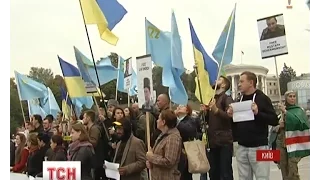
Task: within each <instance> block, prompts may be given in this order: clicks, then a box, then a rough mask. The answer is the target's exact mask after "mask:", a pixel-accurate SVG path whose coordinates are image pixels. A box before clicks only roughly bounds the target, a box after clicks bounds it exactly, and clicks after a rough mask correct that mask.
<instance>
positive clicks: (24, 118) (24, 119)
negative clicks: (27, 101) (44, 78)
mask: <svg viewBox="0 0 320 180" xmlns="http://www.w3.org/2000/svg"><path fill="white" fill-rule="evenodd" d="M20 107H21V112H22V116H23V121H24V124H26V122H27V121H26V117H25V114H24V110H23V106H22V101H21V100H20Z"/></svg>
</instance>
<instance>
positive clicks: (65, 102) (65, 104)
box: [60, 87, 72, 119]
mask: <svg viewBox="0 0 320 180" xmlns="http://www.w3.org/2000/svg"><path fill="white" fill-rule="evenodd" d="M60 93H61V99H62V104H61V109H62V112H63V115H64V116H65V117H66V118H67V119H69V118H70V117H71V107H72V103H71V99H70V98H69V97H68V94H67V92H66V91H65V89H64V88H63V87H60Z"/></svg>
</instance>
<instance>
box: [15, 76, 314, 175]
mask: <svg viewBox="0 0 320 180" xmlns="http://www.w3.org/2000/svg"><path fill="white" fill-rule="evenodd" d="M240 79H241V80H240V84H239V88H240V91H241V93H242V96H241V99H240V100H239V101H248V100H252V101H253V104H252V111H253V113H254V114H255V116H254V118H255V120H254V121H244V122H237V123H234V122H233V121H232V118H233V108H232V106H231V103H233V102H234V100H233V99H232V98H231V97H230V96H228V95H226V91H227V90H228V89H229V88H230V81H229V80H228V79H227V78H225V77H224V76H221V77H220V78H219V80H218V81H217V82H216V83H215V84H213V86H212V88H215V86H217V88H216V89H217V92H216V95H215V98H213V99H212V100H211V101H210V103H209V105H201V112H200V114H193V110H192V109H191V107H190V106H189V105H179V106H178V107H176V108H175V110H173V108H172V106H171V105H170V104H171V102H170V98H169V96H168V94H160V95H159V96H158V97H157V103H156V105H155V106H154V107H153V109H152V111H151V112H150V117H149V118H146V112H143V111H141V108H139V105H138V104H137V103H133V104H132V105H131V106H130V107H125V108H122V107H120V105H119V103H118V102H117V101H116V100H114V99H109V100H108V101H107V103H105V102H103V101H102V102H101V103H100V104H99V109H95V110H85V111H83V112H82V113H81V116H80V117H79V119H80V120H77V119H76V118H74V117H72V118H71V119H70V120H69V121H66V119H65V118H64V117H65V116H64V114H63V113H62V112H59V113H58V114H57V118H54V116H53V115H50V114H48V115H46V116H45V117H44V118H42V117H41V115H39V114H32V115H31V116H30V121H26V123H25V124H24V126H22V127H19V128H18V129H17V132H16V136H15V140H14V141H12V140H11V141H10V143H11V166H10V171H12V172H18V173H27V174H28V175H30V176H33V177H35V176H38V177H42V162H43V161H81V179H107V177H106V175H105V171H104V169H105V168H108V167H106V166H105V165H104V161H105V160H106V161H110V162H115V163H119V164H120V167H119V173H120V175H121V179H148V178H150V179H155V180H157V179H177V180H178V179H181V180H182V179H183V180H186V179H192V173H190V172H189V171H190V167H189V166H191V164H190V162H188V160H189V158H188V156H189V155H190V153H192V151H189V150H188V149H187V148H185V147H184V143H185V142H188V141H192V140H194V139H202V140H203V143H206V145H207V146H206V147H207V148H206V150H207V160H208V162H209V164H210V170H209V171H208V174H209V177H210V179H226V180H227V179H233V178H234V176H235V175H234V173H233V167H232V157H233V156H234V155H235V156H236V161H237V164H238V165H237V166H238V173H239V179H241V180H247V179H252V178H253V176H255V178H260V179H269V174H270V162H263V161H257V159H256V150H261V149H269V148H270V147H271V145H272V143H274V142H275V143H276V144H277V145H276V148H277V149H280V152H281V159H280V162H277V163H279V167H280V169H281V172H282V176H283V179H290V180H291V179H299V174H298V166H297V164H298V162H299V161H300V160H301V158H303V157H306V156H309V154H310V148H307V146H305V145H304V144H305V143H308V142H309V141H308V137H309V138H310V135H309V125H308V123H307V118H306V114H305V112H304V111H303V109H302V108H301V107H299V106H297V105H296V94H295V92H293V91H288V92H286V94H285V103H284V104H279V108H280V109H281V112H282V113H283V114H284V119H280V120H279V118H278V116H277V114H276V112H275V110H274V108H273V106H272V104H271V101H270V99H269V98H268V96H266V95H265V94H264V93H263V92H262V91H261V90H259V89H257V88H256V82H257V78H256V75H255V74H254V73H252V72H248V71H246V72H243V73H242V74H241V77H240ZM105 107H106V109H105ZM147 121H148V123H147ZM147 124H148V125H149V129H150V132H149V133H150V134H149V136H150V137H151V143H150V146H151V149H150V150H148V151H147V136H148V135H147V134H146V133H147V131H146V129H148V128H147V127H146V125H147ZM270 125H271V126H274V128H273V129H272V131H273V132H276V133H277V134H278V138H277V139H276V140H274V142H271V143H270V142H269V141H268V136H269V132H268V130H269V128H268V127H269V126H270ZM302 134H303V136H302ZM69 135H70V136H71V137H70V139H69V138H66V137H69ZM234 141H236V142H238V144H239V145H238V148H237V149H234V148H233V142H234ZM203 147H204V146H203ZM188 153H189V154H188ZM193 153H196V152H193ZM191 155H193V156H194V155H195V154H191ZM193 163H194V162H193ZM200 163H201V162H200ZM147 169H149V170H150V171H149V173H148V171H147ZM148 174H149V177H148ZM206 178H207V172H203V175H202V176H201V179H206Z"/></svg>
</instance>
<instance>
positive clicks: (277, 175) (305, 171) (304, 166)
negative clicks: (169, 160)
mask: <svg viewBox="0 0 320 180" xmlns="http://www.w3.org/2000/svg"><path fill="white" fill-rule="evenodd" d="M298 165H299V173H300V179H301V180H310V156H309V157H306V158H303V159H302V160H301V161H300V162H299V164H298ZM232 166H233V176H234V180H238V179H239V178H238V170H237V163H236V159H235V158H233V164H232ZM281 179H282V176H281V172H280V169H278V167H277V165H276V164H274V163H271V168H270V180H281ZM193 180H200V175H199V174H194V175H193ZM208 180H209V178H208Z"/></svg>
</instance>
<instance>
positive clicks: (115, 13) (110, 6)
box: [97, 0, 127, 31]
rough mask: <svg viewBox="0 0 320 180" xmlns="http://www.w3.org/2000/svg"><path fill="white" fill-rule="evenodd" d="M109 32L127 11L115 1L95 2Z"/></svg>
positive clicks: (103, 0) (98, 0)
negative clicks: (105, 20) (106, 23)
mask: <svg viewBox="0 0 320 180" xmlns="http://www.w3.org/2000/svg"><path fill="white" fill-rule="evenodd" d="M97 3H98V5H99V7H100V9H101V11H102V13H103V15H104V17H105V18H106V19H107V22H108V29H110V31H111V30H112V29H113V28H114V27H115V26H116V25H117V24H118V23H119V22H120V21H121V20H122V19H123V17H124V16H125V15H126V14H127V10H126V9H125V8H124V7H123V6H122V5H121V4H120V3H119V2H118V1H117V0H107V1H106V0H97Z"/></svg>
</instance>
